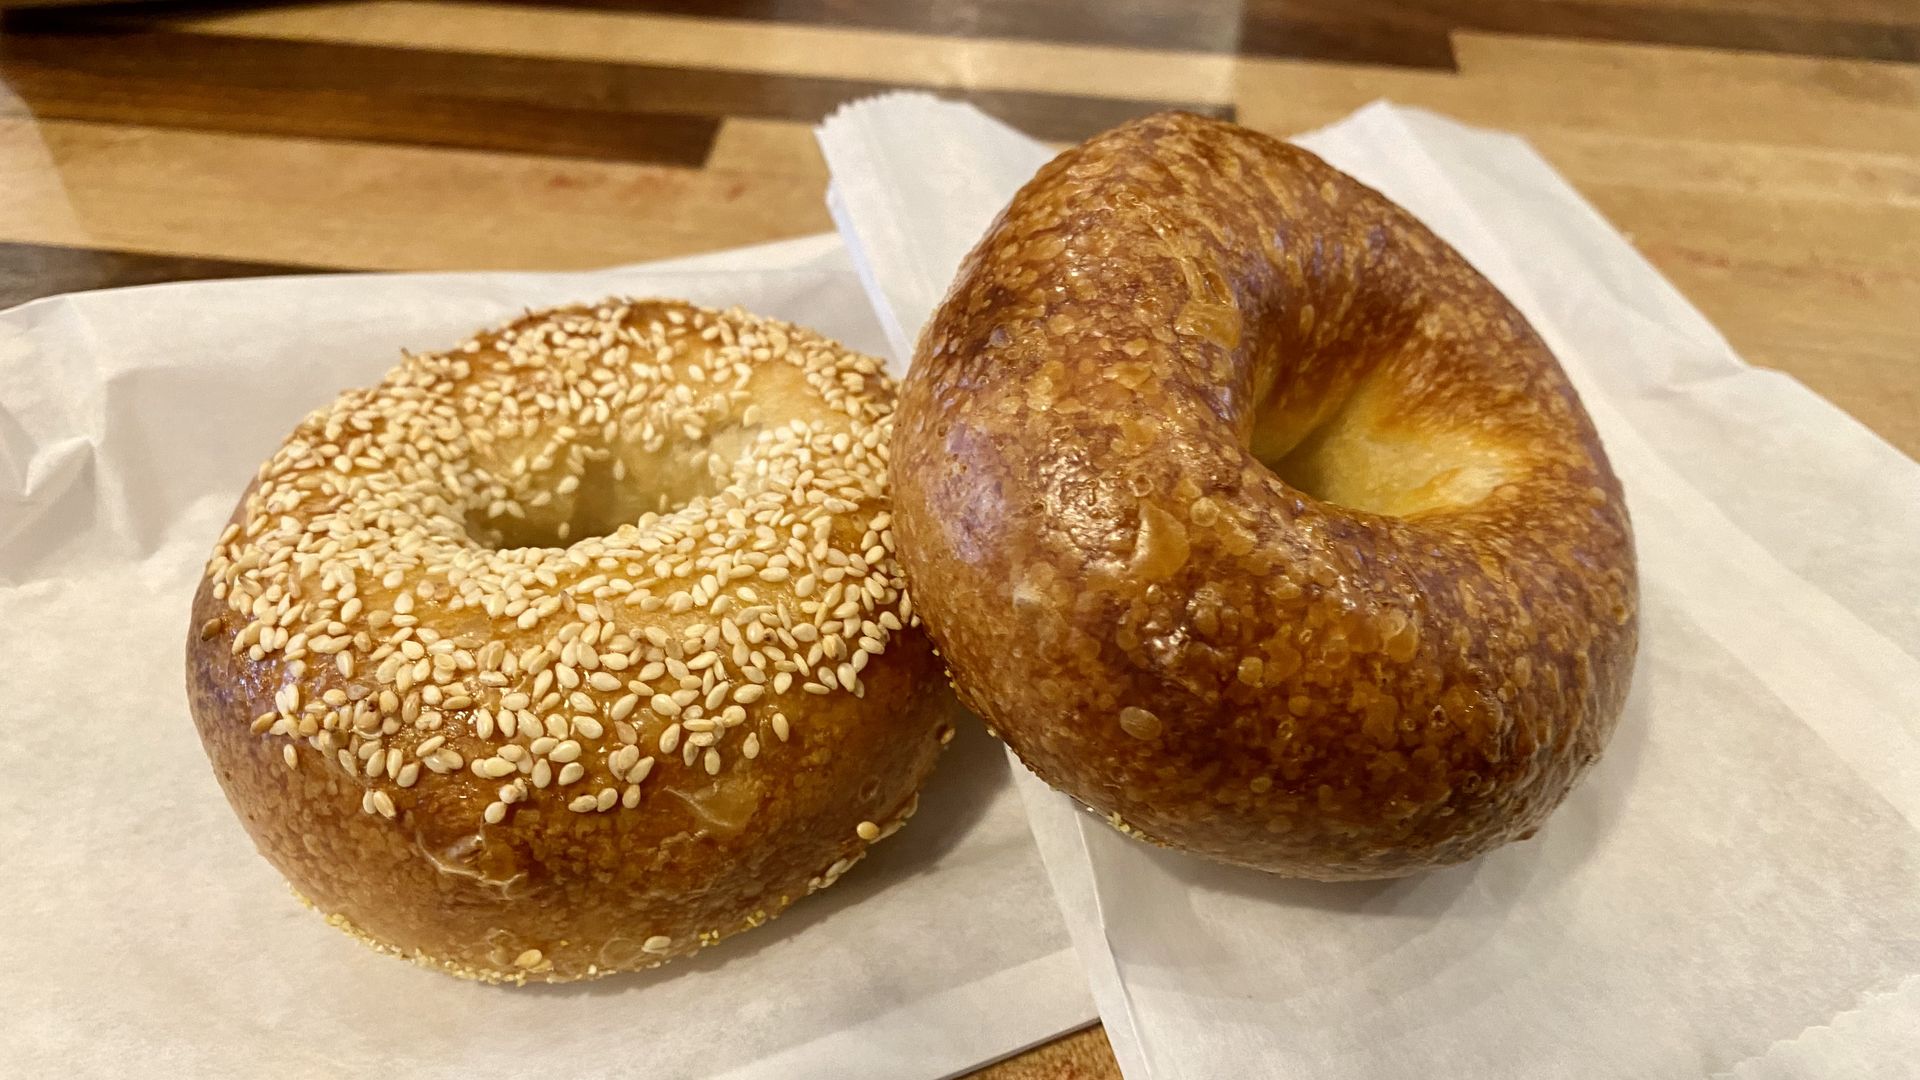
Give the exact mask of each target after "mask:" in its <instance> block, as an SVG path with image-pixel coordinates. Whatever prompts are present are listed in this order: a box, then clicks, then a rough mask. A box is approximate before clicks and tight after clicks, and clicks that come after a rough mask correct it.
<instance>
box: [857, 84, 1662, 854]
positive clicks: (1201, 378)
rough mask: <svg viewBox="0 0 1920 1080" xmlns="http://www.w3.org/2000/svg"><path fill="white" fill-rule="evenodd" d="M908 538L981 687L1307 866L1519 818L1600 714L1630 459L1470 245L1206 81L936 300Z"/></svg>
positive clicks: (1214, 832) (909, 433)
mask: <svg viewBox="0 0 1920 1080" xmlns="http://www.w3.org/2000/svg"><path fill="white" fill-rule="evenodd" d="M893 469H894V499H895V513H896V518H897V524H896V530H897V532H898V533H899V543H900V557H901V562H902V564H903V566H904V567H905V569H906V571H907V574H908V579H909V580H910V581H911V582H912V588H913V593H914V598H915V602H916V604H917V607H918V611H919V613H920V616H921V617H922V618H923V619H924V620H925V621H926V624H927V627H928V629H929V632H930V633H931V634H932V636H933V638H934V640H935V643H936V644H937V645H938V647H939V648H940V650H941V653H942V656H943V657H944V659H945V661H946V663H947V664H948V666H949V668H950V670H951V675H952V677H953V679H954V681H955V684H956V687H957V689H958V690H959V692H960V694H961V696H962V698H963V700H964V701H965V702H966V703H968V704H969V705H970V706H971V707H973V708H974V709H975V710H977V711H978V712H980V713H981V714H982V715H983V716H984V717H985V718H986V720H987V721H988V723H989V724H990V726H992V727H993V728H994V729H995V730H996V731H997V733H998V734H999V735H1000V736H1001V737H1003V738H1004V739H1005V740H1006V742H1007V743H1008V744H1009V745H1010V746H1011V747H1012V748H1013V749H1014V750H1015V751H1016V752H1017V753H1018V754H1019V756H1020V757H1021V758H1022V759H1023V760H1024V761H1025V762H1026V763H1027V765H1028V766H1029V767H1030V768H1032V769H1033V771H1034V772H1036V773H1037V774H1039V775H1040V776H1041V777H1042V778H1044V779H1045V780H1046V781H1048V782H1049V783H1051V784H1052V785H1054V786H1056V787H1058V788H1061V789H1063V790H1065V791H1067V792H1069V793H1070V794H1072V795H1073V796H1074V797H1075V798H1077V799H1079V800H1080V801H1081V802H1083V803H1085V804H1086V805H1087V806H1089V807H1091V808H1093V809H1095V810H1097V811H1099V812H1100V813H1102V814H1104V815H1107V816H1108V817H1109V818H1110V819H1111V820H1112V821H1113V822H1114V823H1115V824H1116V825H1118V826H1120V827H1121V828H1123V829H1125V830H1127V831H1130V832H1132V833H1135V834H1137V835H1139V836H1141V837H1144V838H1146V839H1149V840H1152V841H1156V842H1159V843H1163V844H1168V845H1173V846H1177V847H1180V848H1185V849H1189V850H1192V851H1195V852H1199V853H1202V854H1205V855H1208V856H1212V857H1214V858H1217V859H1222V860H1226V861H1228V862H1233V863H1239V864H1244V865H1247V866H1253V867H1258V868H1261V869H1265V870H1270V871H1275V872H1278V873H1283V874H1289V875H1298V876H1305V877H1313V878H1323V879H1344V878H1374V877H1389V876H1394V875H1399V874H1405V873H1409V872H1412V871H1414V870H1418V869H1420V868H1423V867H1427V866H1433V865H1439V864H1446V863H1454V862H1459V861H1461V860H1464V859H1468V858H1471V857H1473V856H1475V855H1477V854H1480V853H1482V852H1484V851H1487V850H1488V849H1490V848H1492V847H1495V846H1497V845H1499V844H1502V843H1505V842H1507V841H1509V840H1513V839H1516V838H1521V837H1525V836H1527V835H1530V834H1531V833H1532V831H1533V830H1534V829H1535V828H1536V827H1538V826H1539V824H1540V823H1541V821H1542V820H1543V819H1544V818H1545V817H1546V816H1547V814H1548V813H1549V812H1550V811H1552V809H1553V808H1554V807H1555V806H1556V805H1557V804H1558V803H1559V802H1560V801H1561V799H1562V797H1564V796H1565V795H1566V793H1567V791H1568V790H1569V788H1571V787H1572V786H1573V784H1574V783H1575V781H1576V780H1577V779H1578V778H1579V777H1580V776H1581V775H1582V774H1583V773H1584V772H1585V770H1586V769H1587V767H1588V766H1589V765H1591V764H1592V763H1593V761H1594V760H1595V758H1596V757H1597V756H1598V755H1599V753H1600V751H1601V749H1602V748H1603V747H1604V746H1605V744H1606V742H1607V739H1608V736H1609V735H1610V733H1611V731H1612V729H1613V727H1614V724H1615V721H1616V719H1617V717H1618V715H1619V712H1620V709H1621V706H1622V703H1623V700H1624V698H1625V696H1626V692H1627V683H1628V679H1629V675H1630V672H1631V668H1632V663H1633V656H1634V649H1635V640H1636V631H1635V611H1636V605H1637V600H1636V589H1637V585H1636V576H1635V570H1634V555H1633V543H1632V535H1631V532H1630V528H1629V524H1628V519H1627V512H1626V507H1625V504H1624V502H1623V500H1622V497H1621V491H1620V485H1619V483H1618V482H1617V481H1616V479H1615V478H1614V475H1613V473H1612V471H1611V470H1610V468H1609V466H1608V464H1607V460H1606V456H1605V454H1604V452H1603V451H1602V449H1601V446H1600V443H1599V440H1598V438H1597V437H1596V435H1595V433H1594V430H1593V427H1592V424H1591V423H1590V422H1589V420H1588V418H1587V416H1586V414H1585V412H1584V411H1583V409H1582V408H1581V405H1580V402H1579V400H1578V398H1577V397H1576V395H1575V393H1574V390H1573V388H1572V386H1571V385H1570V384H1569V382H1568V380H1567V378H1566V376H1565V374H1564V373H1563V372H1562V371H1561V369H1560V366H1559V364H1558V363H1557V362H1556V361H1555V359H1554V357H1553V355H1552V354H1551V353H1550V352H1549V351H1548V349H1547V347H1546V346H1545V345H1544V344H1543V343H1542V342H1541V340H1540V338H1539V336H1538V335H1537V334H1535V332H1534V331H1533V330H1532V328H1531V327H1529V326H1528V324H1527V322H1526V320H1525V319H1524V318H1523V317H1522V316H1521V315H1520V313H1519V312H1518V311H1517V310H1515V308H1514V307H1513V305H1512V304H1511V303H1509V302H1508V301H1507V300H1506V298H1505V297H1503V296H1502V295H1501V294H1500V292H1499V291H1498V290H1497V289H1495V288H1494V286H1493V285H1491V284H1490V283H1488V282H1487V280H1486V279H1485V278H1483V277H1481V276H1480V274H1478V273H1477V272H1475V271H1474V269H1473V268H1472V267H1471V266H1469V265H1468V264H1467V263H1466V261H1465V260H1463V259H1462V258H1461V257H1460V256H1459V255H1458V254H1457V253H1455V252H1454V251H1453V250H1452V249H1451V248H1449V247H1448V246H1447V245H1446V244H1445V243H1444V242H1442V241H1441V240H1440V239H1438V238H1437V237H1435V236H1434V235H1433V234H1432V233H1431V232H1429V231H1428V230H1427V229H1426V228H1424V227H1423V226H1421V225H1420V224H1419V223H1418V222H1417V221H1415V220H1414V219H1413V218H1412V217H1411V216H1409V215H1408V214H1407V213H1405V212H1404V211H1402V210H1401V209H1400V208H1398V207H1397V206H1395V205H1394V204H1392V203H1391V202H1389V201H1388V200H1387V199H1385V198H1383V197H1382V196H1380V195H1379V194H1378V193H1376V192H1374V191H1373V190H1372V189H1370V188H1367V187H1365V186H1364V185H1362V184H1360V183H1358V182H1357V181H1355V180H1353V179H1351V178H1349V177H1347V176H1346V175H1344V174H1342V173H1340V172H1338V171H1337V170H1335V169H1333V168H1332V167H1330V166H1328V165H1327V164H1326V163H1324V162H1322V161H1321V160H1320V159H1318V158H1317V157H1315V156H1313V155H1312V154H1310V153H1308V152H1306V151H1304V150H1301V149H1299V148H1297V147H1294V146H1290V145H1287V144H1285V143H1282V142H1280V141H1278V140H1275V139H1272V138H1269V137H1266V136H1264V135H1260V134H1257V133H1255V132H1252V131H1248V130H1246V129H1244V128H1240V127H1236V126H1234V125H1232V124H1227V123H1222V122H1218V121H1213V120H1207V119H1202V118H1199V117H1195V116H1191V115H1184V114H1173V113H1168V114H1161V115H1157V116H1153V117H1149V118H1147V119H1144V120H1141V121H1138V122H1135V123H1131V124H1128V125H1125V126H1123V127H1120V128H1118V129H1115V130H1113V131H1111V132H1108V133H1106V134H1104V135H1101V136H1099V137H1097V138H1095V139H1093V140H1091V141H1089V142H1087V143H1085V144H1083V145H1081V146H1079V147H1076V148H1073V149H1070V150H1068V151H1067V152H1065V153H1063V154H1062V155H1060V156H1059V157H1057V158H1056V159H1054V161H1053V162H1052V163H1051V164H1049V165H1048V166H1046V167H1045V168H1044V169H1042V170H1041V172H1040V173H1039V175H1038V176H1036V177H1035V178H1034V179H1033V180H1032V181H1031V182H1030V183H1029V184H1027V186H1026V187H1024V188H1023V189H1022V190H1021V191H1020V193H1019V194H1018V195H1017V196H1016V197H1015V198H1014V200H1013V202H1012V204H1011V205H1010V206H1009V207H1008V208H1007V209H1006V211H1005V212H1004V213H1003V214H1002V216H1001V217H1000V219H999V220H998V221H997V222H996V223H995V224H994V226H993V227H992V228H991V230H990V231H989V232H988V233H987V235H986V236H985V238H984V239H983V240H981V241H980V243H979V245H978V247H976V248H975V250H974V252H973V253H972V255H971V256H970V257H969V258H968V259H967V261H966V263H965V264H964V265H963V267H962V269H961V271H960V273H959V276H958V278H957V280H956V282H955V284H954V286H953V289H952V291H951V292H950V293H949V295H948V297H947V299H946V301H945V303H944V304H943V305H942V306H941V308H940V309H939V311H938V312H937V313H936V315H935V317H934V319H933V320H932V322H931V323H930V324H929V325H928V327H927V329H926V330H925V332H924V334H923V336H922V338H921V342H920V346H919V350H918V352H917V355H916V357H915V361H914V364H913V367H912V370H911V373H910V374H909V376H908V377H907V380H906V383H905V385H904V387H903V389H902V396H901V402H900V408H899V414H898V420H897V425H896V429H895V435H894V454H893Z"/></svg>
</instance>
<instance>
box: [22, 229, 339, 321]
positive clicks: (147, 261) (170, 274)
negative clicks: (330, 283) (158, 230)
mask: <svg viewBox="0 0 1920 1080" xmlns="http://www.w3.org/2000/svg"><path fill="white" fill-rule="evenodd" d="M331 272H332V271H330V270H324V269H321V268H318V267H304V266H287V265H282V264H275V263H254V262H234V261H231V260H227V259H197V258H188V257H182V256H175V255H146V254H141V253H139V252H134V251H94V250H89V249H86V248H73V247H57V246H54V245H49V244H17V243H7V242H0V309H4V308H10V307H12V306H14V305H15V304H24V303H26V302H27V301H29V300H37V299H39V298H40V297H42V296H53V295H55V294H57V293H65V292H79V291H82V290H85V289H111V288H116V287H118V286H121V285H153V284H156V283H158V282H162V281H199V280H204V279H208V278H236V277H263V276H269V275H278V274H323V273H331Z"/></svg>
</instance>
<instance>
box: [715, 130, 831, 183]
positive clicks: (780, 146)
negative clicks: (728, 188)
mask: <svg viewBox="0 0 1920 1080" xmlns="http://www.w3.org/2000/svg"><path fill="white" fill-rule="evenodd" d="M707 167H708V168H709V169H716V170H719V171H721V172H736V173H749V174H771V175H777V176H784V177H789V178H791V181H792V182H793V183H795V184H805V185H808V186H810V187H812V188H814V189H815V190H818V191H821V192H825V191H826V189H827V179H828V176H827V162H826V159H825V158H823V157H821V156H820V144H819V142H817V141H816V140H815V139H814V137H813V125H812V124H803V123H800V122H799V121H795V120H755V119H751V118H747V117H730V118H729V119H727V120H725V121H723V122H722V123H721V124H720V132H719V134H718V135H716V136H715V137H714V140H713V149H712V150H711V151H709V152H708V153H707Z"/></svg>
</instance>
